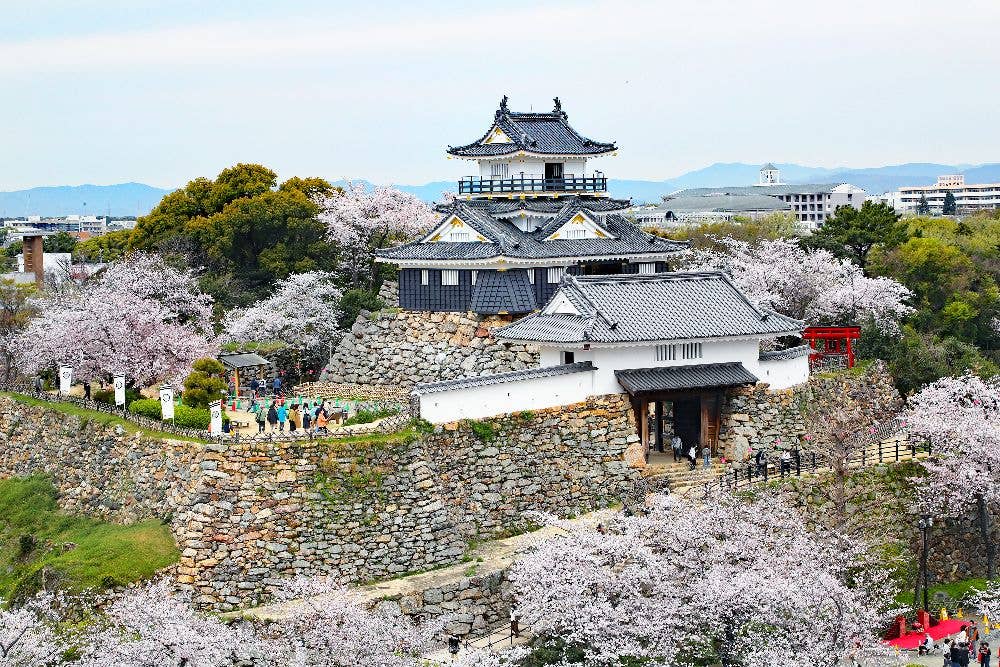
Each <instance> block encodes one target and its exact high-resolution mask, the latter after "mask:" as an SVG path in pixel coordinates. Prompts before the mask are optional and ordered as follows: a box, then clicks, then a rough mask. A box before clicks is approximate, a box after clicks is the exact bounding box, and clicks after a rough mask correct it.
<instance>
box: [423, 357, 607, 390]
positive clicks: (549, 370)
mask: <svg viewBox="0 0 1000 667" xmlns="http://www.w3.org/2000/svg"><path fill="white" fill-rule="evenodd" d="M593 370H597V369H596V367H595V366H594V365H593V364H592V363H591V362H589V361H578V362H577V363H575V364H560V365H558V366H543V367H540V368H526V369H525V370H522V371H510V372H508V373H495V374H493V375H479V376H477V377H468V378H459V379H457V380H443V381H441V382H428V383H424V384H418V385H417V386H416V387H414V388H413V391H412V392H411V393H414V394H418V395H422V394H433V393H436V392H439V391H448V390H449V389H470V388H472V387H485V386H488V385H491V384H500V383H503V382H513V381H516V380H530V379H533V378H544V377H552V376H554V375H567V374H569V373H583V372H585V371H593Z"/></svg>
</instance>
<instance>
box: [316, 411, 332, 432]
mask: <svg viewBox="0 0 1000 667" xmlns="http://www.w3.org/2000/svg"><path fill="white" fill-rule="evenodd" d="M327 423H328V420H327V417H326V412H325V411H324V410H323V408H322V407H320V409H319V410H318V411H317V412H316V432H317V433H329V432H330V431H329V429H328V428H327V427H326V425H327Z"/></svg>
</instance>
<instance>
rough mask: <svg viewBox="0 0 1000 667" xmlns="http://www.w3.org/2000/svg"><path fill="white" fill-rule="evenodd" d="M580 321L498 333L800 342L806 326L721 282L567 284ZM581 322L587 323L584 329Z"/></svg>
mask: <svg viewBox="0 0 1000 667" xmlns="http://www.w3.org/2000/svg"><path fill="white" fill-rule="evenodd" d="M560 295H564V296H565V297H566V298H568V299H569V300H570V302H571V303H573V304H574V307H575V308H576V309H577V310H578V311H579V315H574V314H560V313H553V314H546V313H545V309H544V308H543V309H542V311H541V312H539V313H535V314H534V315H529V316H527V317H525V318H523V319H521V320H519V321H517V322H515V323H513V324H509V325H507V326H505V327H501V328H499V329H496V330H495V333H496V334H497V335H498V336H500V337H501V338H506V339H510V340H527V341H536V342H551V343H570V342H574V343H587V342H595V343H628V342H646V341H649V342H652V341H661V340H689V339H701V338H724V337H731V336H767V337H772V336H779V335H784V334H797V333H800V332H801V331H802V328H803V327H804V325H805V323H804V322H801V321H799V320H794V319H792V318H790V317H785V316H784V315H779V314H778V313H775V312H772V311H768V310H762V309H760V308H758V307H756V306H755V305H754V304H753V303H751V302H750V300H749V299H748V298H747V297H746V295H744V294H743V293H742V292H741V291H740V290H739V289H738V288H737V287H736V286H735V285H734V284H733V283H732V282H731V281H730V280H729V278H728V277H726V276H725V274H722V273H717V272H679V273H660V274H654V275H620V276H586V277H584V276H565V277H564V278H563V282H562V283H561V284H560V286H559V289H558V290H557V292H556V294H555V295H554V296H553V297H552V298H553V299H556V298H558V297H559V296H560ZM581 320H586V322H585V323H584V322H583V321H581Z"/></svg>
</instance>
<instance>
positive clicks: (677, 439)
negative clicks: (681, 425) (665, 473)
mask: <svg viewBox="0 0 1000 667" xmlns="http://www.w3.org/2000/svg"><path fill="white" fill-rule="evenodd" d="M670 447H671V448H672V449H673V450H674V461H675V462H676V461H680V460H681V456H683V454H682V453H681V452H682V451H683V450H684V441H683V440H681V436H679V435H677V434H676V433H674V437H672V438H671V439H670Z"/></svg>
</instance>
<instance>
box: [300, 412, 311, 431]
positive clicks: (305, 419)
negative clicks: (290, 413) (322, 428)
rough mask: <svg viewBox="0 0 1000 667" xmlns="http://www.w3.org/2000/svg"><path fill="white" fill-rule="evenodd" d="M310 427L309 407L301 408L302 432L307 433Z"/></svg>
mask: <svg viewBox="0 0 1000 667" xmlns="http://www.w3.org/2000/svg"><path fill="white" fill-rule="evenodd" d="M310 426H312V415H311V414H310V413H309V407H308V406H306V405H303V406H302V430H303V431H305V432H306V433H308V432H309V427H310Z"/></svg>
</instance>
